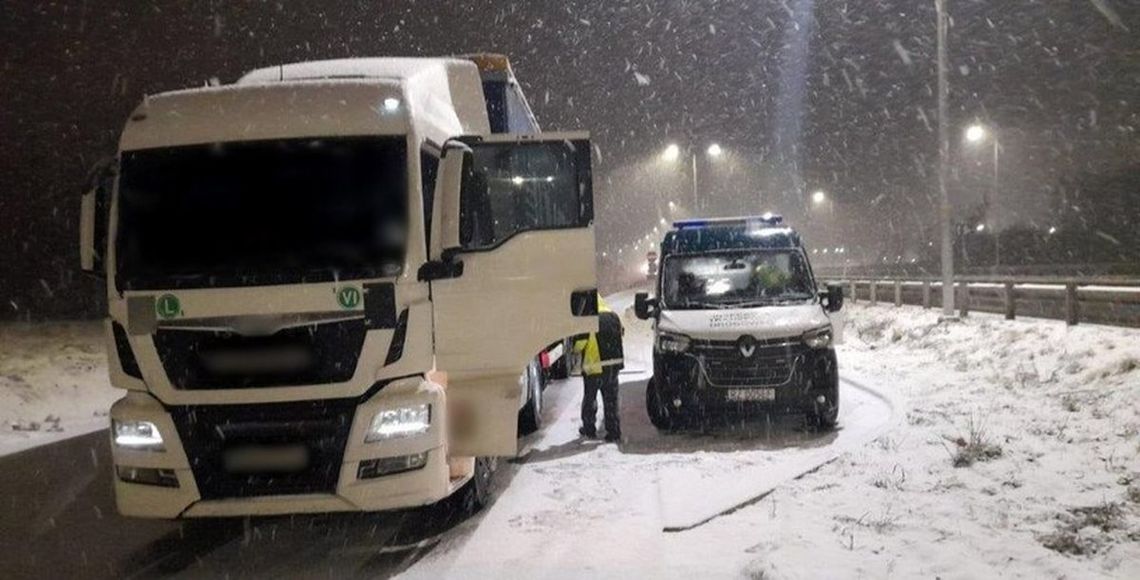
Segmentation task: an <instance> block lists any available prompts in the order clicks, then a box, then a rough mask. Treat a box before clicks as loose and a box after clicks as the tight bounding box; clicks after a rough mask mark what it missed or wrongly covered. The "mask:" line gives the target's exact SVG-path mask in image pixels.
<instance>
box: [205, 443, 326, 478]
mask: <svg viewBox="0 0 1140 580" xmlns="http://www.w3.org/2000/svg"><path fill="white" fill-rule="evenodd" d="M223 461H224V463H225V467H226V471H228V472H230V473H295V472H298V471H301V470H303V469H305V468H306V467H308V466H309V448H308V447H305V446H304V445H284V446H268V445H249V446H245V447H235V448H233V449H230V450H228V451H226V454H225V456H224V457H223Z"/></svg>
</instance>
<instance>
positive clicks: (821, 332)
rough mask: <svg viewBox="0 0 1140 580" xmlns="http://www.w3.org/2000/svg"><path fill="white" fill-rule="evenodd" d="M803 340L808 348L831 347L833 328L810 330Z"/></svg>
mask: <svg viewBox="0 0 1140 580" xmlns="http://www.w3.org/2000/svg"><path fill="white" fill-rule="evenodd" d="M803 340H804V344H806V345H807V346H808V348H827V347H829V346H831V327H830V326H825V327H823V328H817V329H815V330H809V331H807V332H805V333H804V336H803Z"/></svg>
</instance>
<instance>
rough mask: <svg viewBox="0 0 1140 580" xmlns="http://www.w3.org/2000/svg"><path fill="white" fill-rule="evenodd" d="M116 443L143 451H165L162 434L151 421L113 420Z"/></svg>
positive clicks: (119, 445)
mask: <svg viewBox="0 0 1140 580" xmlns="http://www.w3.org/2000/svg"><path fill="white" fill-rule="evenodd" d="M112 430H113V431H114V433H115V445H116V446H118V447H126V448H128V449H138V450H143V451H165V450H166V447H165V446H164V445H163V444H162V434H161V433H159V432H158V427H157V426H156V425H155V424H154V423H151V422H150V421H112Z"/></svg>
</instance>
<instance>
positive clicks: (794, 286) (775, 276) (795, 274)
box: [661, 250, 815, 310]
mask: <svg viewBox="0 0 1140 580" xmlns="http://www.w3.org/2000/svg"><path fill="white" fill-rule="evenodd" d="M661 286H662V288H661V294H662V297H663V298H664V307H665V308H668V309H674V310H685V309H690V310H692V309H702V308H743V307H749V306H764V305H770V304H778V303H786V302H802V301H805V300H811V299H814V297H815V293H814V292H813V284H812V280H811V273H810V271H809V270H808V267H807V261H806V260H805V259H804V257H803V254H802V253H801V252H800V251H798V250H742V251H731V252H717V253H714V254H701V255H678V256H670V257H668V258H666V259H665V264H664V269H663V270H662V277H661Z"/></svg>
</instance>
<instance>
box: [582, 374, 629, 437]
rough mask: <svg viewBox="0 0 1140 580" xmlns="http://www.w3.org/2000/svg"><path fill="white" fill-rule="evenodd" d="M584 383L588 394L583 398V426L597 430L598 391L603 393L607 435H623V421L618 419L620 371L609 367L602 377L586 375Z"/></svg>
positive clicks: (603, 410) (603, 411)
mask: <svg viewBox="0 0 1140 580" xmlns="http://www.w3.org/2000/svg"><path fill="white" fill-rule="evenodd" d="M583 382H584V383H585V384H586V393H585V395H584V396H583V397H582V426H583V427H585V428H586V429H587V430H589V431H593V430H594V429H597V421H598V391H601V392H602V405H603V409H602V413H603V414H604V415H605V425H606V434H607V435H611V436H615V437H616V436H619V435H621V421H620V420H619V419H618V369H617V368H616V367H607V368H605V369H603V370H602V374H600V375H586V376H585V377H583Z"/></svg>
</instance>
